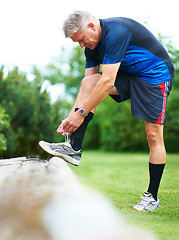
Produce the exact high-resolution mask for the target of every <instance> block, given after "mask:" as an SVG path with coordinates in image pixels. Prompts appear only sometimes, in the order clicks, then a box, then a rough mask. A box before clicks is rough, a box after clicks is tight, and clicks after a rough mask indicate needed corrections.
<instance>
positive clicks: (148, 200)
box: [139, 197, 151, 204]
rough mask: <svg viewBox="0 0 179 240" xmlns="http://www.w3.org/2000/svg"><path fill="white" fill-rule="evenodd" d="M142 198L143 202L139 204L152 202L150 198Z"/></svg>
mask: <svg viewBox="0 0 179 240" xmlns="http://www.w3.org/2000/svg"><path fill="white" fill-rule="evenodd" d="M140 198H142V200H141V201H140V203H139V204H143V203H149V202H150V201H151V199H150V198H149V197H140Z"/></svg>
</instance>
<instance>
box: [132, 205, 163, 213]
mask: <svg viewBox="0 0 179 240" xmlns="http://www.w3.org/2000/svg"><path fill="white" fill-rule="evenodd" d="M159 206H160V204H158V205H157V207H156V208H155V209H152V210H148V209H142V210H138V209H136V208H135V207H133V208H132V210H134V211H138V212H142V211H155V210H156V209H157V208H159Z"/></svg>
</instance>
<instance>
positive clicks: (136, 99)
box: [110, 71, 173, 124]
mask: <svg viewBox="0 0 179 240" xmlns="http://www.w3.org/2000/svg"><path fill="white" fill-rule="evenodd" d="M172 83H173V78H172V79H171V80H169V81H167V82H165V83H160V84H149V83H147V82H145V81H144V80H143V79H141V78H140V77H137V76H134V75H131V74H128V73H125V72H122V71H119V72H118V75H117V77H116V81H115V87H116V88H117V90H118V92H119V95H110V96H111V97H112V98H113V99H114V100H115V101H116V102H118V103H120V102H123V101H125V100H127V99H131V111H132V116H134V117H137V118H140V119H143V120H144V121H147V122H151V123H156V124H164V121H165V112H166V105H167V98H168V95H169V94H170V91H171V88H172Z"/></svg>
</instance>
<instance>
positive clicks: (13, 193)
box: [0, 157, 154, 240]
mask: <svg viewBox="0 0 179 240" xmlns="http://www.w3.org/2000/svg"><path fill="white" fill-rule="evenodd" d="M0 193H1V194H0V240H120V239H121V240H143V239H145V240H154V237H153V236H152V235H150V234H149V233H148V232H146V231H144V230H141V229H139V228H137V227H134V226H132V225H130V224H128V223H126V222H125V221H124V219H123V218H122V217H121V216H119V214H118V213H117V210H116V209H114V207H113V206H112V204H111V203H110V202H109V201H108V200H107V199H106V198H104V197H103V196H101V195H100V194H98V193H96V192H94V191H93V190H91V189H89V188H88V187H87V186H84V185H83V184H81V183H80V182H79V181H78V179H77V177H76V176H75V175H74V174H73V172H72V171H71V169H70V168H69V167H68V165H67V163H66V162H64V161H63V160H62V159H60V158H57V157H53V158H51V159H50V161H49V162H48V161H46V160H39V159H35V158H29V159H27V158H26V157H20V158H14V159H5V160H0ZM144 236H145V237H144Z"/></svg>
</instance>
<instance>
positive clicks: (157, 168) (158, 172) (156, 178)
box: [148, 162, 165, 201]
mask: <svg viewBox="0 0 179 240" xmlns="http://www.w3.org/2000/svg"><path fill="white" fill-rule="evenodd" d="M164 167H165V163H164V164H152V163H150V162H149V175H150V182H149V188H148V192H149V193H151V194H152V195H153V197H154V199H155V200H156V201H157V193H158V189H159V185H160V180H161V178H162V174H163V170H164Z"/></svg>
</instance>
